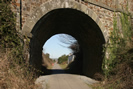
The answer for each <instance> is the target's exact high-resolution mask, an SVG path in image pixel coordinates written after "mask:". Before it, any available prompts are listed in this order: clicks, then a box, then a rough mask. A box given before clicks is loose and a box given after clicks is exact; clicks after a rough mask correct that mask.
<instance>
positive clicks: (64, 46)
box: [43, 34, 76, 59]
mask: <svg viewBox="0 0 133 89" xmlns="http://www.w3.org/2000/svg"><path fill="white" fill-rule="evenodd" d="M75 41H76V39H75V38H74V37H72V36H70V35H68V34H57V35H54V36H52V37H51V38H49V39H48V40H47V41H46V42H45V44H44V45H43V53H44V54H49V57H50V58H51V59H58V58H59V57H60V56H62V55H69V54H70V53H72V50H71V49H70V48H69V46H70V45H71V44H72V43H74V42H75Z"/></svg>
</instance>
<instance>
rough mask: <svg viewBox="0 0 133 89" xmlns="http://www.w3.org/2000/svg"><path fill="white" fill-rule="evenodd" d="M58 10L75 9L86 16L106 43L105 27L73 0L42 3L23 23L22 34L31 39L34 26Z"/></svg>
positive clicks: (88, 9)
mask: <svg viewBox="0 0 133 89" xmlns="http://www.w3.org/2000/svg"><path fill="white" fill-rule="evenodd" d="M60 8H71V9H76V10H79V11H81V12H83V13H85V14H87V15H88V16H89V17H91V18H92V19H93V20H94V21H95V22H96V23H97V24H98V26H99V27H100V29H101V31H102V33H103V35H104V38H105V41H106V42H107V40H108V36H107V33H106V29H105V26H104V24H103V23H102V22H101V21H100V18H99V17H98V15H97V14H96V13H95V11H92V10H91V9H90V8H88V7H87V6H85V5H84V4H81V3H79V2H77V1H75V0H48V1H47V2H44V3H43V4H41V5H40V6H39V7H37V8H36V9H35V10H34V11H33V12H31V14H30V16H29V17H28V18H27V20H26V22H25V23H24V26H23V29H22V34H23V35H27V36H29V37H31V36H32V34H31V31H32V29H33V27H34V26H35V24H36V23H37V21H38V20H39V19H40V18H41V17H43V16H44V15H45V14H47V13H48V12H50V11H52V10H55V9H60Z"/></svg>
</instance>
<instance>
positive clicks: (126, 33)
mask: <svg viewBox="0 0 133 89" xmlns="http://www.w3.org/2000/svg"><path fill="white" fill-rule="evenodd" d="M114 14H115V15H114V16H115V17H114V22H113V27H114V29H113V31H112V32H111V33H110V39H109V41H108V43H107V44H106V49H105V51H106V52H105V53H106V56H105V58H104V62H103V66H102V69H103V71H104V74H105V77H106V78H107V77H108V76H109V74H110V71H112V69H113V68H114V67H115V66H116V65H117V64H118V63H119V62H120V61H122V60H120V59H119V54H120V53H122V52H124V51H125V50H127V49H129V48H130V47H131V46H132V40H131V37H132V35H133V32H132V29H131V21H130V19H131V18H130V15H128V14H125V13H121V14H120V15H119V17H120V23H121V26H120V27H118V23H119V21H118V19H117V15H116V13H114ZM129 60H130V59H129Z"/></svg>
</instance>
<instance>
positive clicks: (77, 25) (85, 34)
mask: <svg viewBox="0 0 133 89" xmlns="http://www.w3.org/2000/svg"><path fill="white" fill-rule="evenodd" d="M31 33H32V35H33V36H32V38H31V41H30V60H29V62H30V64H31V65H33V66H34V67H35V68H36V69H39V70H40V69H41V64H42V47H43V44H44V43H45V42H46V41H47V40H48V39H49V38H50V37H52V36H53V35H56V34H61V33H64V34H69V35H71V36H73V37H74V38H75V39H76V40H77V41H78V43H79V45H80V47H81V48H82V50H81V51H80V52H81V54H82V56H80V57H79V58H78V59H79V60H81V61H80V64H81V65H82V66H81V67H80V68H81V72H82V74H84V75H86V76H90V77H93V75H94V74H95V73H97V72H100V71H101V66H102V60H103V52H102V51H103V44H105V38H104V36H103V33H102V31H101V29H100V28H99V26H98V25H97V23H96V22H95V21H94V20H93V19H92V18H91V17H89V16H88V15H86V14H85V13H83V12H81V11H78V10H76V9H68V8H67V9H65V8H63V9H55V10H52V11H50V12H48V13H47V14H45V15H44V16H43V17H42V18H40V19H39V21H38V22H37V23H36V24H35V25H34V28H33V29H32V31H31ZM77 66H78V65H77ZM77 68H78V67H77Z"/></svg>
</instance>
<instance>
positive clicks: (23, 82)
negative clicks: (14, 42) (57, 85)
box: [0, 53, 37, 89]
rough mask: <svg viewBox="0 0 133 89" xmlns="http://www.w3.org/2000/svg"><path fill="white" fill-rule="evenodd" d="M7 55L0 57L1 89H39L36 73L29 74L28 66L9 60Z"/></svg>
mask: <svg viewBox="0 0 133 89" xmlns="http://www.w3.org/2000/svg"><path fill="white" fill-rule="evenodd" d="M7 54H9V53H3V54H2V56H1V57H0V89H37V86H36V85H35V84H34V81H35V75H34V73H33V72H29V70H28V66H26V65H24V64H22V65H19V64H17V63H16V62H13V61H11V60H10V59H8V58H9V57H8V55H7ZM0 55H1V53H0Z"/></svg>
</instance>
